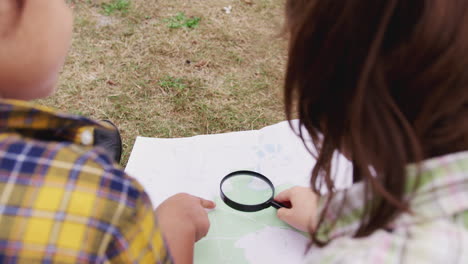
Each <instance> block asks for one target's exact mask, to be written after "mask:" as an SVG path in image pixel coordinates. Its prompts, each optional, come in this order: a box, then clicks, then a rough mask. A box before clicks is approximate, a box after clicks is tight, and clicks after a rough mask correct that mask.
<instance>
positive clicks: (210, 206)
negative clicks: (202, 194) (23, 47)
mask: <svg viewBox="0 0 468 264" xmlns="http://www.w3.org/2000/svg"><path fill="white" fill-rule="evenodd" d="M200 204H201V206H203V208H206V209H213V208H215V207H216V204H215V203H214V202H213V201H210V200H205V199H203V198H200Z"/></svg>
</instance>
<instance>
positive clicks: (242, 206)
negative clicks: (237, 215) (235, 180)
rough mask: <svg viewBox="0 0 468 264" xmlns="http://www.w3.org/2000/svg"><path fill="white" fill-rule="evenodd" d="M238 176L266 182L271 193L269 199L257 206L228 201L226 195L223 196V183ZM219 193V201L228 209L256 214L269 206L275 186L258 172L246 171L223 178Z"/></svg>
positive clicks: (235, 172) (273, 195)
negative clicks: (247, 176) (246, 176)
mask: <svg viewBox="0 0 468 264" xmlns="http://www.w3.org/2000/svg"><path fill="white" fill-rule="evenodd" d="M240 175H249V176H253V177H256V178H259V179H261V180H262V181H264V182H266V183H267V184H268V185H269V186H270V188H271V191H272V194H271V197H270V198H269V199H268V200H266V201H265V202H263V203H259V204H241V203H238V202H235V201H233V200H231V199H229V198H228V197H227V196H226V195H224V192H223V183H224V182H225V181H226V180H227V179H229V178H232V177H235V176H240ZM219 191H220V193H221V199H222V200H223V201H224V203H226V204H227V205H228V206H229V207H231V208H233V209H236V210H239V211H243V212H257V211H260V210H263V209H266V208H268V207H270V206H271V201H273V197H275V186H273V183H272V182H271V181H270V180H269V179H268V178H267V177H265V176H263V175H262V174H260V173H258V172H254V171H248V170H239V171H234V172H231V173H229V174H228V175H226V176H224V178H223V179H222V180H221V183H220V185H219Z"/></svg>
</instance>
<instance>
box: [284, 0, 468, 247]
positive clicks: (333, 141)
mask: <svg viewBox="0 0 468 264" xmlns="http://www.w3.org/2000/svg"><path fill="white" fill-rule="evenodd" d="M286 11H287V14H286V15H287V23H286V26H287V31H288V32H287V33H288V37H289V40H290V45H289V60H288V65H287V73H286V81H285V107H286V113H287V115H288V117H289V118H293V117H296V116H298V117H299V119H300V122H301V124H302V125H303V126H304V127H305V128H306V129H307V130H308V132H309V133H310V134H311V135H312V137H313V139H314V143H315V145H316V147H317V148H318V149H319V152H318V155H317V165H316V167H315V168H314V170H313V172H312V178H311V186H312V188H314V190H315V191H317V186H318V183H319V181H320V180H319V179H320V177H322V176H323V177H325V179H326V180H325V185H326V186H327V189H328V190H329V191H330V192H331V193H332V194H333V191H334V190H333V184H332V181H331V178H330V177H331V175H330V163H331V159H332V155H333V152H334V151H336V150H341V151H344V152H345V153H346V154H348V156H349V157H350V158H351V160H352V162H353V166H354V172H353V177H354V179H355V180H359V181H361V182H363V184H364V185H365V190H366V191H365V194H364V197H362V199H366V200H367V199H372V201H375V202H373V203H372V205H366V207H367V208H365V210H364V211H365V213H364V215H363V216H362V221H361V225H360V228H359V229H358V231H357V233H356V234H355V236H356V237H362V236H367V235H369V234H371V233H373V232H374V231H375V230H377V229H379V228H384V227H385V225H386V224H387V223H388V222H389V221H391V220H392V219H393V218H394V217H395V216H397V215H398V214H399V213H400V212H403V211H406V210H410V209H411V208H407V207H408V206H407V204H408V203H407V201H405V198H404V197H403V190H404V186H405V167H406V165H407V164H409V163H417V162H420V161H422V160H424V159H427V158H431V157H435V156H440V155H444V154H448V153H453V152H458V151H463V150H468V1H466V0H344V1H341V0H340V1H339V0H309V1H307V0H287V5H286ZM320 133H322V134H323V137H322V138H320V137H321V135H320ZM301 136H302V135H301ZM319 138H320V140H319ZM330 199H331V198H330ZM325 210H326V209H325ZM324 214H325V213H322V215H321V217H320V220H319V226H320V224H321V223H322V222H323V215H324ZM313 238H314V239H313V240H314V242H315V243H316V244H317V245H323V244H325V243H326V242H327V241H319V239H318V238H317V237H316V235H315V234H313Z"/></svg>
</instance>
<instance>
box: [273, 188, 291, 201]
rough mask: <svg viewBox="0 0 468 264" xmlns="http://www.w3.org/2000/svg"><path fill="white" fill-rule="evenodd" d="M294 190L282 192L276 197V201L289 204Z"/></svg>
mask: <svg viewBox="0 0 468 264" xmlns="http://www.w3.org/2000/svg"><path fill="white" fill-rule="evenodd" d="M291 194H292V188H290V189H287V190H285V191H282V192H280V193H279V194H278V195H276V197H275V200H276V201H278V202H288V201H290V200H291Z"/></svg>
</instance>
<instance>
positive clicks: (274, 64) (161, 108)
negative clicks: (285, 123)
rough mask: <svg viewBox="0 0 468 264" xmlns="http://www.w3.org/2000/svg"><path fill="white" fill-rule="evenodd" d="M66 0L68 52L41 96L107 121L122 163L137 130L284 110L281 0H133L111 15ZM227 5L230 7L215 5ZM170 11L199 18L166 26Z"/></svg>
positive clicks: (169, 129)
mask: <svg viewBox="0 0 468 264" xmlns="http://www.w3.org/2000/svg"><path fill="white" fill-rule="evenodd" d="M110 1H113V0H108V1H107V2H110ZM74 2H75V34H74V41H73V45H72V49H71V51H70V56H69V58H68V60H67V63H66V65H65V67H64V70H63V73H62V77H61V81H60V84H59V88H58V92H57V93H56V94H55V95H54V96H53V97H50V98H48V99H46V100H41V103H44V104H47V105H50V106H53V107H56V108H59V109H61V110H64V111H69V112H73V113H77V114H82V115H86V116H90V117H92V118H96V119H110V120H112V121H114V122H115V123H116V124H117V125H118V126H119V127H120V129H121V132H122V136H123V140H124V147H125V152H124V161H123V164H125V163H126V160H127V158H128V154H129V152H130V151H131V147H132V146H133V142H134V140H135V137H136V136H138V135H141V136H149V137H185V136H192V135H196V134H209V133H220V132H227V131H237V130H248V129H258V128H260V127H263V126H266V125H269V124H273V123H275V122H278V121H280V120H283V119H284V115H283V107H282V101H281V86H282V78H283V72H284V64H285V53H286V43H285V40H283V39H281V38H279V37H277V35H278V34H279V33H280V30H281V25H282V20H283V19H282V17H283V16H282V15H283V11H282V5H283V1H282V0H253V1H252V2H253V4H252V5H249V4H246V3H245V2H244V1H243V0H198V1H197V0H159V1H150V0H133V1H131V6H130V8H129V9H128V12H126V13H121V12H118V11H116V12H114V13H112V14H110V15H106V14H104V12H103V9H102V7H101V4H100V3H98V1H96V0H95V1H90V0H75V1H74ZM99 2H106V1H99ZM228 5H231V6H232V13H231V14H226V13H225V12H223V10H222V9H223V7H225V6H228ZM178 12H184V13H185V14H186V15H187V16H188V17H190V16H194V17H200V18H201V21H200V23H199V25H198V27H196V28H194V29H187V28H179V29H171V28H169V27H168V26H167V24H168V22H167V19H168V18H170V17H173V16H174V15H176V14H177V13H178Z"/></svg>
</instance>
